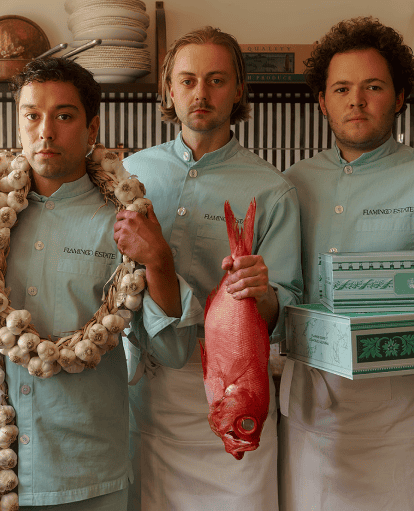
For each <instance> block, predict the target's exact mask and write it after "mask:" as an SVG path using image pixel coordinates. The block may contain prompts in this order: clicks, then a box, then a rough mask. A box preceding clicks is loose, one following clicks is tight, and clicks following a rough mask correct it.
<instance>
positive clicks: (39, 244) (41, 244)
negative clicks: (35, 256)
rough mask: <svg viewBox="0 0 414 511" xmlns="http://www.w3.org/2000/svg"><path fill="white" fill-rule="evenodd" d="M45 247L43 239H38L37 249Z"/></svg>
mask: <svg viewBox="0 0 414 511" xmlns="http://www.w3.org/2000/svg"><path fill="white" fill-rule="evenodd" d="M44 248H45V244H44V243H43V241H36V243H35V249H36V250H43V249H44Z"/></svg>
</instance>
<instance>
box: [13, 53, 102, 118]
mask: <svg viewBox="0 0 414 511" xmlns="http://www.w3.org/2000/svg"><path fill="white" fill-rule="evenodd" d="M48 81H55V82H69V83H72V84H73V85H74V86H75V87H76V88H77V89H78V92H79V97H80V100H81V102H82V105H83V106H84V108H85V113H86V127H89V125H90V123H91V121H92V119H93V118H94V117H95V115H98V113H99V105H100V102H101V86H100V85H99V83H97V82H96V81H95V79H94V77H93V75H92V73H91V72H90V71H88V70H87V69H85V68H83V67H81V66H80V65H79V64H77V63H76V62H73V61H72V60H67V59H64V58H59V57H56V58H55V57H46V58H44V59H35V60H32V61H31V62H29V63H28V64H26V66H25V67H24V69H23V71H22V72H21V73H19V74H17V75H15V76H13V77H12V79H11V81H10V84H9V89H10V90H11V92H12V93H13V97H14V100H15V102H16V104H17V105H18V104H19V101H20V93H21V90H22V88H23V87H24V86H25V85H27V84H29V83H32V82H39V83H43V82H48Z"/></svg>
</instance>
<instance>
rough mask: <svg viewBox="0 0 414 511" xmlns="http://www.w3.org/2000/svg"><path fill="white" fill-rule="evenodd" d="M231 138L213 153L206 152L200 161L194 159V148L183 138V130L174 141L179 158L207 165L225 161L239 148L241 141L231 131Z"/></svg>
mask: <svg viewBox="0 0 414 511" xmlns="http://www.w3.org/2000/svg"><path fill="white" fill-rule="evenodd" d="M230 134H231V139H230V141H229V142H227V144H226V145H224V146H223V147H220V149H217V150H216V151H213V152H211V153H206V154H204V155H203V156H202V157H201V158H200V159H199V160H198V161H194V158H193V152H192V150H191V149H190V148H189V147H188V146H187V145H186V144H185V142H184V140H183V135H182V132H181V131H180V133H179V134H178V136H177V138H176V139H175V141H174V150H175V153H176V155H177V156H178V158H179V159H180V160H182V161H184V162H185V163H187V164H189V165H191V166H192V167H195V166H197V165H199V166H203V167H204V166H206V165H216V164H218V163H221V162H223V161H226V160H228V159H229V158H231V157H232V156H233V155H234V154H236V153H237V151H238V150H239V142H238V140H237V139H236V137H235V136H234V133H233V132H232V131H230Z"/></svg>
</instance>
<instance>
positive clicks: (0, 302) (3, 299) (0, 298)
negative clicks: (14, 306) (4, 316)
mask: <svg viewBox="0 0 414 511" xmlns="http://www.w3.org/2000/svg"><path fill="white" fill-rule="evenodd" d="M8 306H9V299H8V298H7V296H6V295H5V294H4V293H0V312H3V311H4V310H6V309H7V307H8Z"/></svg>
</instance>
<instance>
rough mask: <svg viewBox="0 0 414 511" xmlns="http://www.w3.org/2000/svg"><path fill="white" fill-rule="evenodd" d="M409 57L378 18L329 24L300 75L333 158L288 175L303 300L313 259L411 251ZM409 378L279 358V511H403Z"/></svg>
mask: <svg viewBox="0 0 414 511" xmlns="http://www.w3.org/2000/svg"><path fill="white" fill-rule="evenodd" d="M413 63H414V59H413V54H412V51H411V49H410V48H409V47H408V46H406V45H404V43H403V40H402V37H401V36H400V34H398V33H397V32H396V31H395V30H394V29H392V28H390V27H386V26H384V25H383V24H381V23H380V22H379V21H378V20H376V19H373V18H371V17H369V18H355V19H351V20H348V21H342V22H341V23H339V24H337V25H336V26H334V27H333V28H332V29H331V30H330V31H329V32H328V33H327V34H326V36H325V37H323V38H322V40H321V42H320V44H318V45H317V47H316V48H315V50H314V51H313V53H312V56H311V58H310V59H308V60H307V61H306V65H307V70H306V77H307V81H308V83H309V85H310V86H311V88H312V90H313V92H314V94H315V96H316V97H317V98H318V100H319V104H320V108H321V110H322V112H323V113H324V115H325V116H326V117H327V119H328V121H329V125H330V127H331V128H332V130H333V132H334V134H335V146H334V148H333V149H329V150H327V151H323V152H321V153H319V154H317V155H316V156H315V157H313V158H311V159H308V160H304V161H301V162H299V163H297V164H295V165H293V166H292V167H291V168H290V169H289V170H288V171H287V175H288V177H289V178H290V179H291V180H292V182H293V183H294V184H295V185H296V187H297V190H298V196H299V202H300V207H301V221H302V247H303V248H302V263H303V271H304V282H305V294H304V301H305V303H317V302H319V276H318V254H319V253H323V252H331V253H335V252H371V251H379V252H382V251H395V250H410V249H412V247H413V223H412V222H413V213H412V212H413V211H414V208H413V206H414V204H413V193H412V180H413V170H414V150H413V149H412V148H410V147H408V146H406V145H403V144H400V143H397V142H396V141H395V140H394V138H393V137H392V131H393V125H394V122H395V118H396V116H398V115H399V114H400V113H401V112H402V111H403V110H404V109H405V108H406V105H405V100H406V97H407V96H408V95H409V94H410V92H411V89H412V86H413V83H414V66H413ZM413 389H414V375H409V376H393V377H381V378H370V379H363V380H348V379H346V378H343V377H341V376H336V375H334V374H331V373H328V372H325V371H322V370H317V369H314V368H311V367H309V366H307V365H304V364H301V363H297V362H292V361H289V360H288V361H287V364H286V366H285V369H284V372H283V376H282V384H281V390H280V393H281V411H282V419H281V425H280V432H279V454H280V457H279V477H280V480H279V497H280V501H279V503H280V510H281V511H311V510H312V511H356V510H357V511H372V510H380V509H381V510H398V511H412V509H414V493H413V491H412V488H413V484H414V390H413Z"/></svg>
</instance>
